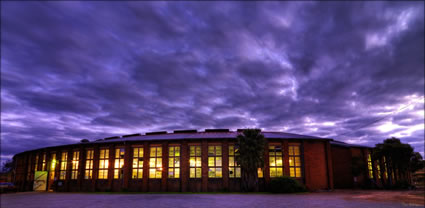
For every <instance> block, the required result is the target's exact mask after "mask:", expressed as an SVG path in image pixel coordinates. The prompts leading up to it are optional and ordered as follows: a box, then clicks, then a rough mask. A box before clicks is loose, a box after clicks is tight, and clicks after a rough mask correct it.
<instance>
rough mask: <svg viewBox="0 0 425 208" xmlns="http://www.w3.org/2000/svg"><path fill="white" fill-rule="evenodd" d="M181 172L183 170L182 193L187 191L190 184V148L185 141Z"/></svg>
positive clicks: (182, 149) (182, 150) (182, 146)
mask: <svg viewBox="0 0 425 208" xmlns="http://www.w3.org/2000/svg"><path fill="white" fill-rule="evenodd" d="M180 168H181V169H180V170H181V174H180V176H181V183H180V186H181V191H182V192H186V191H187V184H188V182H189V147H188V145H187V141H186V140H184V141H183V142H182V144H181V159H180Z"/></svg>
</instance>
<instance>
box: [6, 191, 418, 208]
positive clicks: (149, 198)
mask: <svg viewBox="0 0 425 208" xmlns="http://www.w3.org/2000/svg"><path fill="white" fill-rule="evenodd" d="M423 206H424V192H423V191H363V190H359V191H353V190H337V191H332V192H321V193H302V194H267V193H264V194H261V193H255V194H241V193H200V194H188V193H176V194H169V193H164V194H162V193H160V194H156V193H155V194H152V193H141V194H136V193H46V192H38V193H37V192H21V193H10V194H2V195H1V207H3V208H15V207H16V208H18V207H19V208H20V207H22V208H23V207H25V208H31V207H43V208H48V207H63V208H67V207H73V208H76V207H89V208H97V207H99V208H100V207H102V208H103V207H114V208H116V207H143V208H151V207H152V208H162V207H172V208H181V207H205V208H209V207H220V208H226V207H232V208H238V207H244V208H246V207H250V208H256V207H258V208H260V207H261V208H263V207H273V208H277V207H296V208H303V207H326V208H342V207H344V208H359V207H367V208H377V207H423Z"/></svg>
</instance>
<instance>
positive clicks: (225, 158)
mask: <svg viewBox="0 0 425 208" xmlns="http://www.w3.org/2000/svg"><path fill="white" fill-rule="evenodd" d="M222 157H223V158H222V164H221V165H222V170H223V172H222V173H223V188H224V189H225V190H228V188H229V141H228V140H227V139H226V140H224V141H223V144H222Z"/></svg>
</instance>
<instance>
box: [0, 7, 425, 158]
mask: <svg viewBox="0 0 425 208" xmlns="http://www.w3.org/2000/svg"><path fill="white" fill-rule="evenodd" d="M206 128H228V129H230V130H236V129H238V128H261V129H263V130H265V131H283V132H289V133H296V134H304V135H311V136H319V137H327V138H333V139H335V140H339V141H345V142H347V143H352V144H360V145H366V146H371V147H372V146H374V145H375V144H376V143H381V142H382V141H383V140H384V139H386V138H389V137H392V136H394V137H398V138H400V139H401V141H402V142H404V143H409V144H411V145H412V146H413V147H414V150H415V151H417V152H420V153H421V154H422V155H424V2H421V1H418V2H413V1H410V2H378V1H373V2H307V1H303V2H252V1H251V2H239V1H233V2H226V1H223V2H181V1H179V2H166V1H160V2H145V1H143V2H134V1H133V2H121V1H120V2H118V1H110V2H100V1H95V2H78V1H59V2H35V1H31V2H4V1H2V2H1V159H2V160H6V159H10V158H12V156H13V155H14V154H16V153H19V152H22V151H26V150H31V149H36V148H41V147H47V146H55V145H62V144H71V143H78V142H79V141H80V140H81V139H89V140H94V139H99V138H104V137H109V136H116V135H124V134H133V133H144V132H150V131H160V130H166V131H170V132H171V131H172V130H176V129H198V130H204V129H206Z"/></svg>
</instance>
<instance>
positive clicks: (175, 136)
mask: <svg viewBox="0 0 425 208" xmlns="http://www.w3.org/2000/svg"><path fill="white" fill-rule="evenodd" d="M242 131H243V129H238V131H229V130H228V129H206V130H205V131H204V132H198V131H196V130H180V131H179V130H177V131H174V132H173V133H168V132H166V131H161V132H147V133H145V134H144V135H141V134H131V135H123V136H114V137H108V138H104V139H98V140H95V141H87V142H79V143H74V144H66V145H57V146H50V147H44V148H38V149H33V150H28V151H24V152H21V153H25V152H31V151H36V150H41V149H46V148H53V147H64V146H73V145H81V144H104V143H115V142H127V141H160V140H183V139H189V140H192V139H193V140H195V139H236V137H237V136H238V134H240V133H242ZM261 133H262V134H263V135H264V137H265V138H266V139H307V140H311V139H314V140H333V139H330V138H321V137H315V136H307V135H301V134H292V133H286V132H272V131H262V132H261ZM21 153H18V154H21ZM18 154H16V155H18Z"/></svg>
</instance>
